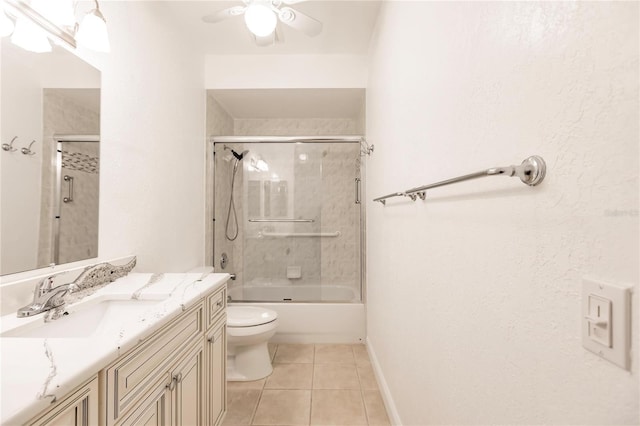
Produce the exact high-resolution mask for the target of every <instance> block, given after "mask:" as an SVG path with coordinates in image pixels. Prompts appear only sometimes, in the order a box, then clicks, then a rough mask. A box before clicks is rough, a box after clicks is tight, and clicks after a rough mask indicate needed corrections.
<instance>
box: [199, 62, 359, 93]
mask: <svg viewBox="0 0 640 426" xmlns="http://www.w3.org/2000/svg"><path fill="white" fill-rule="evenodd" d="M205 64H206V66H205V75H206V77H205V85H206V87H207V89H291V88H294V89H298V88H305V89H310V88H358V87H365V86H366V82H367V57H366V56H364V55H207V56H206V59H205Z"/></svg>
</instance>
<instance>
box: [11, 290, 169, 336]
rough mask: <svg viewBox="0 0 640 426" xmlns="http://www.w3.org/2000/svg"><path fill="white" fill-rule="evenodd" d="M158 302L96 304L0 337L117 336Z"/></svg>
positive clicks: (130, 300)
mask: <svg viewBox="0 0 640 426" xmlns="http://www.w3.org/2000/svg"><path fill="white" fill-rule="evenodd" d="M158 303H160V301H158V300H132V299H128V300H109V299H107V300H93V301H87V302H85V303H79V304H78V305H76V306H70V307H69V308H68V309H67V311H66V312H68V314H67V315H64V316H62V317H60V318H59V319H57V320H54V321H51V322H44V319H43V318H38V319H37V320H35V321H30V322H28V323H25V324H24V325H22V326H17V327H15V328H12V329H10V330H7V331H5V332H4V333H2V335H0V336H1V337H25V338H83V337H92V336H100V335H107V334H109V335H110V334H113V333H118V332H119V331H120V329H121V328H122V326H123V325H124V324H125V323H127V322H129V321H135V320H136V319H137V318H139V317H140V316H141V314H143V313H144V312H145V311H147V310H149V309H150V308H152V307H153V306H155V305H157V304H158Z"/></svg>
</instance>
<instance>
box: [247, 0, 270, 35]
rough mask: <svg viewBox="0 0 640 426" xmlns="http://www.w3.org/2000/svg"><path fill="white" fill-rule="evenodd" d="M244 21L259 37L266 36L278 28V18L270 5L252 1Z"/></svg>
mask: <svg viewBox="0 0 640 426" xmlns="http://www.w3.org/2000/svg"><path fill="white" fill-rule="evenodd" d="M244 22H245V23H246V24H247V28H249V31H251V32H252V33H253V34H255V35H256V36H257V37H266V36H268V35H269V34H271V33H272V32H273V31H274V30H275V29H276V25H277V24H278V18H277V17H276V14H275V13H273V11H272V10H271V8H269V7H268V6H266V5H264V4H261V3H252V4H250V5H249V6H248V7H247V9H246V11H245V12H244Z"/></svg>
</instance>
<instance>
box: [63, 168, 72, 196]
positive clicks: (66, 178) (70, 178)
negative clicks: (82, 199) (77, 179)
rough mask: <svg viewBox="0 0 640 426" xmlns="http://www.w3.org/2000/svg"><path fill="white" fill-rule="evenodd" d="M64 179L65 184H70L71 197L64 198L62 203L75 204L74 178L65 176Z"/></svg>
mask: <svg viewBox="0 0 640 426" xmlns="http://www.w3.org/2000/svg"><path fill="white" fill-rule="evenodd" d="M63 179H64V181H65V182H69V196H68V197H64V198H63V199H62V201H64V202H65V203H72V202H73V176H69V175H64V178H63Z"/></svg>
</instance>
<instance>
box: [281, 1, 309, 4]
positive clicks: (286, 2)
mask: <svg viewBox="0 0 640 426" xmlns="http://www.w3.org/2000/svg"><path fill="white" fill-rule="evenodd" d="M304 1H307V0H282V3H284V4H296V3H302V2H304Z"/></svg>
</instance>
